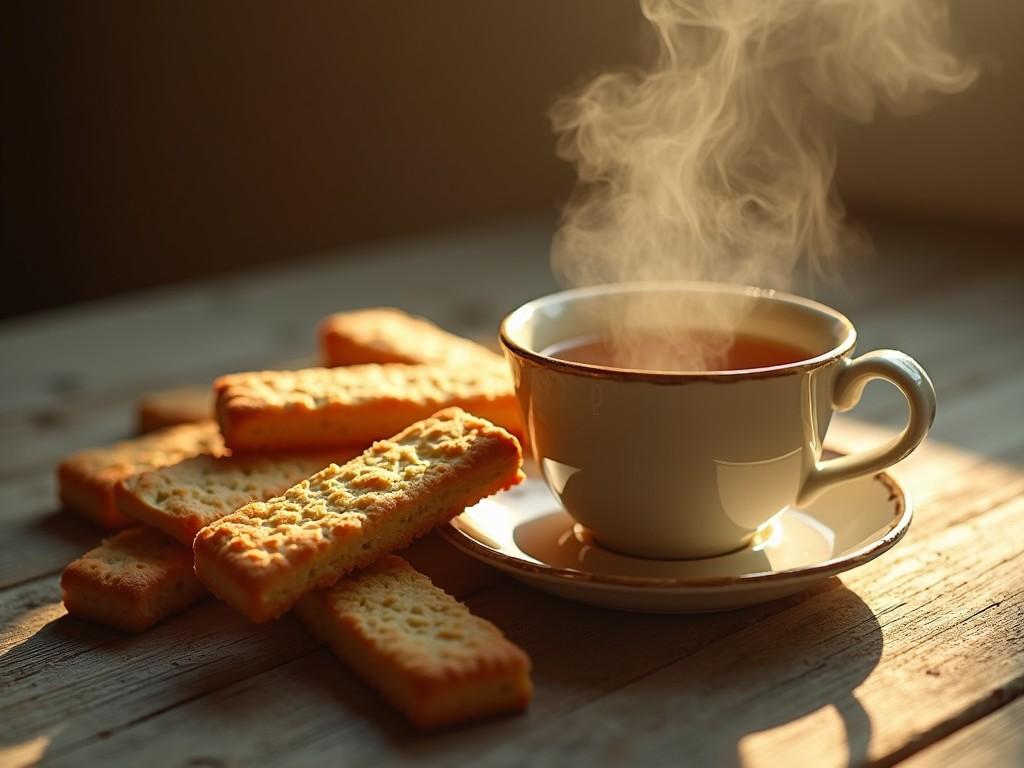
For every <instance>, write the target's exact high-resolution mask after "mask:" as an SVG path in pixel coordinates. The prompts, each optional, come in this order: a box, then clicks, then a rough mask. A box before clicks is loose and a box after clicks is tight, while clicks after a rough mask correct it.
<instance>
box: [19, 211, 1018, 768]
mask: <svg viewBox="0 0 1024 768" xmlns="http://www.w3.org/2000/svg"><path fill="white" fill-rule="evenodd" d="M874 232H875V234H876V237H877V239H878V241H879V250H880V257H879V258H878V259H877V260H875V261H873V262H868V263H862V264H858V265H854V266H852V267H851V268H850V269H849V270H848V275H849V277H848V280H847V283H846V284H845V285H843V286H831V287H826V288H824V289H821V290H817V291H816V292H815V293H816V294H817V295H818V296H820V297H822V298H823V299H824V300H826V301H829V302H831V303H833V304H835V305H836V306H838V307H839V308H840V309H842V310H844V311H846V312H847V313H848V314H849V315H850V316H851V317H852V318H853V319H854V321H855V322H856V323H857V324H858V326H859V328H860V330H861V345H860V346H861V349H862V350H866V349H870V348H872V347H879V346H892V347H897V348H901V349H904V350H906V351H908V352H910V353H911V354H913V355H915V356H916V357H917V358H918V359H919V360H920V361H921V362H922V363H923V364H924V365H925V367H926V368H928V370H929V371H930V372H931V373H932V375H933V377H934V380H935V383H936V386H937V388H938V392H939V402H940V407H939V417H938V420H937V422H936V425H935V429H934V432H933V436H932V438H930V439H929V442H928V443H927V444H926V446H925V447H924V448H922V449H921V450H920V451H918V452H917V453H916V454H915V455H914V456H913V457H912V458H910V459H909V460H908V461H906V462H905V463H904V464H902V465H901V466H899V467H898V468H897V470H896V471H895V474H896V475H897V477H898V478H900V480H901V481H902V482H903V483H905V485H906V486H907V487H908V489H909V490H910V491H911V493H912V494H913V496H914V497H915V499H916V504H917V515H916V519H915V521H914V524H913V527H912V529H911V531H910V534H909V535H908V536H907V538H906V539H905V540H904V541H903V542H902V543H900V544H899V545H898V546H897V547H896V548H895V549H894V550H893V551H892V552H890V553H889V554H888V555H886V556H885V557H882V558H880V559H879V560H877V561H875V562H873V563H871V564H869V565H867V566H865V567H863V568H860V569H858V570H855V571H853V572H851V573H849V574H847V575H845V576H843V578H842V579H832V580H831V581H830V582H828V583H826V584H824V585H823V586H821V587H820V588H818V589H815V590H813V591H811V592H809V593H805V594H803V595H800V596H798V597H796V598H792V599H788V600H785V601H782V602H779V603H775V604H771V605H766V606H761V607H757V608H751V609H748V610H743V611H736V612H733V613H726V614H718V615H706V616H650V615H632V614H622V613H616V612H612V611H605V610H598V609H594V608H588V607H584V606H581V605H577V604H575V603H571V602H567V601H563V600H560V599H556V598H554V597H550V596H547V595H545V594H541V593H539V592H535V591H532V590H530V589H528V588H526V587H524V586H521V585H519V584H517V583H516V582H513V581H510V580H508V579H506V578H504V577H501V576H499V575H498V574H496V573H495V572H492V571H490V570H489V569H487V568H486V567H484V566H481V565H477V564H474V563H472V562H469V561H467V560H466V559H465V558H463V557H461V556H459V555H458V553H456V552H455V551H454V550H450V549H448V548H447V545H446V544H445V543H444V542H442V541H440V540H437V539H427V540H425V542H424V543H423V544H421V545H419V546H418V548H417V550H416V551H415V552H414V553H413V556H414V558H415V559H416V562H417V563H418V564H420V565H421V567H423V568H424V569H425V570H428V571H430V572H431V574H432V575H433V576H434V577H435V578H436V579H437V580H439V581H440V582H441V583H442V584H443V585H444V586H446V587H447V588H448V589H450V590H451V591H453V592H455V593H456V594H457V595H459V596H460V597H461V598H463V599H465V600H466V601H467V602H468V603H469V605H470V606H471V607H472V609H473V610H474V611H475V612H477V613H479V614H480V615H482V616H485V617H487V618H489V619H491V620H493V621H494V622H495V623H497V624H498V625H499V626H501V627H502V628H503V629H504V630H505V631H506V632H507V634H508V635H510V636H511V637H512V638H513V639H514V640H515V641H516V642H518V643H520V644H521V645H522V646H523V647H525V648H526V649H527V650H528V651H529V653H530V654H531V655H532V657H533V660H534V665H535V672H534V680H535V683H536V697H535V700H534V702H533V705H532V707H531V709H530V711H529V713H528V714H527V715H525V716H522V717H516V718H507V719H502V720H497V721H493V722H490V723H485V724H480V725H477V726H473V727H469V728H464V729H460V730H455V731H452V732H448V733H443V734H439V735H434V736H429V737H423V736H418V735H416V734H414V733H413V732H411V731H410V729H409V728H408V727H407V726H406V725H405V724H404V722H403V721H402V720H400V719H399V718H398V717H397V716H396V715H394V714H393V713H392V712H391V711H390V710H389V709H388V708H387V707H386V706H384V705H383V704H382V703H381V702H380V701H379V700H378V698H377V697H376V696H375V695H373V694H372V693H370V692H369V691H368V690H367V689H366V688H364V687H363V686H362V685H361V684H360V683H359V682H357V681H356V680H355V679H354V678H353V676H352V675H351V674H350V673H349V672H348V671H347V670H346V669H345V668H344V667H343V666H342V665H341V664H340V663H338V662H337V661H336V660H335V659H334V657H332V656H331V655H330V654H328V653H327V652H326V651H324V650H323V649H321V648H319V647H318V646H317V644H316V643H315V642H314V641H313V640H312V639H311V638H310V637H309V636H308V635H307V634H306V633H305V632H304V631H303V629H302V628H301V627H300V626H299V624H298V623H297V622H295V621H294V620H292V619H291V618H284V619H282V620H280V621H278V622H276V623H273V624H271V625H265V626H253V625H250V624H248V623H247V622H246V621H244V620H243V619H241V618H240V617H239V616H238V615H236V614H235V613H234V612H232V611H231V610H230V609H228V608H227V607H226V606H225V605H223V604H221V603H219V602H217V601H216V600H213V599H208V600H205V601H203V602H202V603H200V604H199V605H197V606H195V607H194V608H193V609H191V610H189V611H188V612H186V613H185V614H182V615H181V616H179V617H177V618H175V619H173V620H171V621H168V622H166V623H165V624H162V625H160V626H158V627H157V628H155V629H153V630H151V631H150V632H148V633H146V634H144V635H142V636H140V637H127V636H124V635H121V634H118V633H117V632H114V631H110V630H107V629H104V628H102V627H99V626H92V625H90V624H87V623H84V622H81V621H78V620H75V619H71V618H69V617H67V616H65V614H64V609H63V607H62V605H61V602H60V592H59V586H58V578H59V573H60V570H61V568H62V567H63V566H64V564H65V563H66V562H68V561H69V560H70V559H72V558H73V557H75V556H77V555H78V554H80V553H81V552H82V551H84V550H85V549H87V548H88V547H90V546H92V545H93V544H94V543H95V542H96V541H97V540H98V538H99V537H98V534H97V533H96V532H95V531H93V530H90V529H89V528H88V527H86V526H85V525H84V524H81V523H79V522H77V521H76V520H74V519H71V518H68V517H66V516H65V515H64V514H62V513H61V512H60V511H59V510H58V508H57V505H56V504H55V502H54V472H53V469H54V465H55V462H56V461H57V460H58V459H59V458H60V457H61V456H63V455H64V454H66V453H68V452H70V451H73V450H76V449H79V448H83V447H87V446H92V445H98V444H103V443H107V442H110V441H113V440H115V439H118V438H121V437H124V436H126V435H128V434H129V433H130V432H131V429H132V404H133V401H134V399H135V398H136V397H137V396H138V395H140V394H142V393H144V392H146V391H148V390H152V389H155V388H162V387H167V386H172V385H178V384H187V383H205V382H207V381H209V380H210V378H211V377H213V376H214V375H216V374H219V373H224V372H228V371H234V370H244V369H251V368H254V367H266V366H273V365H279V364H283V363H293V362H294V361H296V360H299V361H301V360H311V359H312V357H313V354H314V344H313V336H312V328H313V325H314V323H315V322H316V320H317V319H318V318H320V317H321V316H322V315H324V314H326V313H328V312H330V311H333V310H338V309H343V308H351V307H358V306H367V305H375V304H391V305H397V306H400V307H404V308H406V309H408V310H410V311H413V312H418V313H422V314H425V315H428V316H430V317H432V318H433V319H435V320H436V321H438V322H440V323H441V324H443V325H445V326H448V327H449V328H451V329H452V330H455V331H457V332H461V333H465V334H468V335H473V336H476V337H481V338H483V337H487V338H493V336H494V329H495V328H496V325H497V322H498V320H499V318H500V317H501V315H502V314H503V313H504V312H506V311H507V310H509V309H510V308H512V307H514V306H515V305H517V304H518V303H520V302H521V301H523V300H525V299H527V298H530V297H533V296H536V295H540V294H542V293H544V292H547V291H548V290H550V289H551V288H553V282H552V280H551V278H550V276H549V272H548V267H547V257H546V253H547V242H548V239H549V237H550V227H549V226H548V225H547V224H545V223H543V222H541V223H538V222H535V221H522V222H509V223H507V224H504V225H500V226H494V227H491V228H487V229H481V230H476V231H472V232H464V233H459V234H454V235H450V236H443V237H434V238H428V239H422V240H416V241H406V242H401V243H396V244H385V245H373V246H365V247H362V248H359V249H356V250H355V251H352V252H350V253H347V254H344V257H342V256H343V255H341V254H333V255H332V254H326V255H324V256H322V257H318V258H313V259H309V260H304V261H301V262H295V263H293V264H292V265H290V266H287V267H282V268H275V269H261V270H258V271H254V272H251V273H247V274H245V275H232V276H229V277H225V278H220V279H216V280H209V281H205V282H202V283H198V284H194V285H190V286H187V287H179V288H171V289H167V290H163V291H159V292H156V293H147V294H145V295H137V296H131V297H128V298H122V299H116V300H111V301H107V302H101V303H98V304H94V305H87V306H82V307H74V308H69V309H64V310H58V311H54V312H49V313H45V314H41V315H37V316H33V317H27V318H23V319H17V320H13V321H9V322H7V323H5V324H3V325H2V326H0V360H2V361H3V362H2V374H0V435H2V440H0V452H2V453H0V459H2V460H0V482H2V485H0V765H3V766H14V765H21V764H25V763H31V762H33V761H36V760H42V761H43V762H44V763H48V764H60V765H85V764H91V763H97V764H104V765H110V764H124V765H147V766H150V765H173V766H185V765H190V766H225V765H249V764H272V765H301V764H309V765H322V764H332V765H377V764H381V763H385V764H390V763H402V762H406V761H414V760H415V761H422V762H424V763H427V764H438V765H458V764H462V763H472V764H473V765H520V764H525V763H531V764H532V763H537V764H547V765H553V766H563V765H577V764H578V765H600V764H618V765H639V764H644V763H654V764H669V763H671V764H693V765H715V764H722V765H739V764H742V765H779V766H792V765H808V766H830V765H835V766H841V765H864V764H886V765H888V764H892V763H896V762H900V761H906V763H907V764H908V765H914V766H921V765H942V766H947V765H952V764H957V763H959V764H963V765H971V766H974V765H983V764H1001V765H1022V764H1024V697H1022V696H1021V694H1022V693H1024V265H1022V263H1021V259H1020V256H1021V255H1022V249H1021V247H1020V243H1019V240H1018V241H1014V240H1012V239H1010V238H1008V237H1004V238H999V237H995V236H987V235H984V234H983V233H979V232H970V231H963V230H955V229H949V228H946V229H937V228H936V229H932V230H927V229H923V228H914V227H898V226H891V225H890V226H881V225H877V226H875V227H874ZM83 268H85V267H84V266H83ZM12 288H14V287H13V286H8V289H9V290H10V289H12ZM876 389H877V391H875V390H876ZM902 418H903V410H902V403H901V402H900V399H899V397H898V395H896V394H894V392H892V391H888V390H887V389H886V388H885V387H883V386H880V385H873V386H871V387H869V389H868V392H867V395H866V399H865V402H864V403H863V404H862V406H861V407H859V408H858V409H857V410H856V411H855V412H853V413H851V414H850V415H849V416H847V417H844V418H842V419H840V420H839V421H838V422H837V423H836V424H835V426H834V428H833V431H832V433H831V434H830V440H831V441H832V443H833V444H835V445H841V446H846V447H852V448H856V447H862V446H866V445H869V444H871V443H872V442H873V441H875V440H877V439H878V438H879V435H880V434H884V433H886V432H887V431H891V426H892V425H894V424H897V423H898V422H899V421H900V420H901V419H902Z"/></svg>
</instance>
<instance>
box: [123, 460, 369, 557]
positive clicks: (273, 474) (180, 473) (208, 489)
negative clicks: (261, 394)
mask: <svg viewBox="0 0 1024 768" xmlns="http://www.w3.org/2000/svg"><path fill="white" fill-rule="evenodd" d="M358 453H359V450H358V449H347V450H337V451H332V452H330V453H313V454H286V455H281V456H208V455H204V456H193V457H192V458H191V459H185V460H184V461H180V462H178V463H177V464H173V465H171V466H169V467H162V468H160V469H154V470H150V471H149V472H141V473H139V474H137V475H132V476H131V477H128V478H125V479H124V480H122V481H120V482H119V483H118V484H117V485H116V486H115V488H114V498H115V500H116V501H117V508H118V510H119V511H120V512H121V513H123V514H124V515H126V516H127V517H129V518H132V519H134V520H138V521H139V522H141V523H145V524H146V525H151V526H153V527H154V528H158V529H160V530H161V531H163V532H164V533H165V534H167V535H168V536H171V537H172V538H174V539H177V540H178V541H180V542H181V543H182V544H186V545H188V546H189V547H191V546H192V540H193V539H195V537H196V534H197V533H199V529H200V528H202V527H203V526H204V525H209V524H210V523H212V522H215V521H217V520H220V519H221V518H222V517H224V516H225V515H230V514H231V513H232V512H234V511H235V510H236V509H238V508H239V507H244V506H245V505H246V504H248V503H249V502H250V501H264V500H266V499H269V498H271V497H272V496H277V495H278V494H279V493H284V492H285V491H286V490H287V489H288V488H290V487H291V486H293V485H295V484H296V483H297V482H299V481H300V480H302V479H304V478H307V477H309V476H310V475H312V474H313V473H315V472H318V471H319V470H321V469H323V468H324V467H326V466H327V465H328V464H330V463H331V462H335V461H338V462H342V463H344V462H346V461H348V460H349V459H351V458H352V457H354V456H355V455H357V454H358Z"/></svg>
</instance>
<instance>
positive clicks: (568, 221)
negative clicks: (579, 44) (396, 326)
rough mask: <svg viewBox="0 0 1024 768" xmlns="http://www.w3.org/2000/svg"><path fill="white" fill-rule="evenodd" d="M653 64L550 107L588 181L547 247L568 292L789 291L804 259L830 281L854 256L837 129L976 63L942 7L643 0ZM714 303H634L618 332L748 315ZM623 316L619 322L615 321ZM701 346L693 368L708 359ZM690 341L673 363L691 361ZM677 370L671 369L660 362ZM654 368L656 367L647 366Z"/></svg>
mask: <svg viewBox="0 0 1024 768" xmlns="http://www.w3.org/2000/svg"><path fill="white" fill-rule="evenodd" d="M641 8H642V11H643V14H644V16H645V17H646V19H647V20H648V21H649V22H650V24H651V27H652V28H653V31H654V33H655V37H656V41H657V54H656V57H655V59H654V61H653V63H652V65H651V66H650V68H649V69H647V70H645V71H640V72H615V73H609V74H603V75H600V76H599V77H597V78H595V79H594V80H593V81H592V82H590V83H589V84H587V85H586V86H584V87H583V88H582V90H580V91H579V92H578V93H576V94H574V95H572V96H569V97H567V98H563V99H562V100H560V101H559V102H557V103H556V104H555V106H554V107H553V109H552V111H551V119H552V123H553V125H554V128H555V131H556V132H557V133H558V134H559V143H558V147H559V154H560V155H561V156H562V157H564V158H565V159H567V160H570V161H571V162H573V163H574V164H575V165H576V167H577V170H578V175H579V183H578V186H577V189H576V192H575V194H574V196H573V198H572V199H571V200H570V202H569V204H568V206H567V207H566V210H565V212H564V215H563V221H562V226H561V228H560V230H559V232H558V234H557V236H556V238H555V242H554V245H553V266H554V269H555V272H556V274H557V275H558V276H559V277H560V278H561V279H562V280H564V281H565V282H568V283H570V284H572V285H588V284H594V283H608V282H621V281H634V280H659V281H663V280H671V279H685V280H711V281H720V282H732V283H745V284H756V285H765V286H771V287H785V286H786V285H787V284H788V283H789V282H790V280H791V278H792V277H793V275H794V272H795V271H796V269H797V268H798V266H800V265H801V264H803V265H804V266H805V267H806V268H807V269H810V270H812V271H816V272H820V273H826V274H830V273H833V272H834V271H835V268H836V265H837V262H838V260H839V258H840V256H841V255H842V254H843V252H844V251H845V250H847V249H848V247H849V244H850V242H851V240H850V232H849V230H848V229H847V228H845V227H844V226H842V220H843V207H842V204H841V201H840V200H839V199H838V197H837V195H836V193H835V191H834V189H833V186H832V180H833V175H834V171H835V165H836V150H835V130H834V127H835V126H834V123H835V121H836V119H837V118H838V117H840V116H846V117H848V118H852V119H855V120H859V121H867V120H870V119H871V117H872V116H873V115H874V113H875V110H876V108H877V107H878V105H879V104H880V103H882V104H884V105H886V106H888V107H889V108H891V109H892V110H894V111H899V112H905V111H911V110H914V109H918V108H920V107H922V106H923V105H924V104H923V102H924V100H925V97H926V96H927V95H928V94H930V93H933V92H941V93H953V92H956V91H960V90H962V89H964V88H966V87H967V86H968V85H970V83H971V82H972V81H973V80H974V78H975V77H976V74H977V68H976V66H975V65H974V64H971V63H965V62H964V61H962V60H961V59H960V58H958V57H957V56H956V55H954V53H953V52H952V51H951V49H950V43H949V39H950V29H949V20H948V9H947V7H946V4H945V3H944V2H943V0H641ZM724 312H725V310H724V309H723V308H720V307H717V306H716V305H715V304H714V303H708V304H706V305H704V306H693V305H688V306H687V307H685V308H681V307H678V306H658V305H653V306H652V305H650V304H649V303H647V304H645V305H644V306H642V307H637V308H634V309H633V310H632V311H631V312H630V313H628V314H629V315H630V318H629V320H628V322H615V323H613V324H612V326H611V328H610V330H611V332H612V338H613V341H614V340H616V339H618V341H619V343H617V344H616V346H617V347H618V349H619V352H620V356H621V357H622V364H623V365H626V366H627V367H636V365H638V364H639V362H640V361H636V360H630V359H629V347H630V345H629V344H627V343H625V341H624V337H625V336H628V335H630V334H631V333H634V332H635V329H636V328H637V327H638V326H640V327H643V328H648V329H649V328H653V327H660V328H661V329H662V332H663V333H664V335H665V340H666V343H667V344H668V343H669V342H670V341H671V340H672V338H673V336H675V337H678V333H675V334H673V330H672V329H678V327H679V326H680V325H681V324H682V325H694V324H696V325H699V326H700V327H703V328H708V329H711V330H716V331H726V332H731V331H732V330H734V329H735V328H737V327H738V325H739V324H740V323H741V322H742V319H743V318H742V317H741V316H736V313H735V312H730V313H729V314H728V315H726V314H724ZM619 320H621V318H620V319H619ZM720 352H721V350H720V349H705V350H703V351H702V352H699V354H698V356H697V357H696V358H695V359H693V360H692V361H688V362H687V363H686V364H684V365H683V367H691V366H692V367H693V368H695V369H697V368H702V367H714V366H715V364H716V357H717V356H718V355H719V354H720ZM680 354H682V352H681V350H679V349H676V350H670V351H669V352H668V360H671V361H672V367H674V368H676V369H679V368H680V363H679V357H680ZM666 365H667V363H666ZM646 367H650V362H649V361H646Z"/></svg>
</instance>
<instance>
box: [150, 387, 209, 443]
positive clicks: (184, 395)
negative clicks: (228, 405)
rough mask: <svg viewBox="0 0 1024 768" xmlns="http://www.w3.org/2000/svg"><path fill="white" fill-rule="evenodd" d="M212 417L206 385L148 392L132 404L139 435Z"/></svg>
mask: <svg viewBox="0 0 1024 768" xmlns="http://www.w3.org/2000/svg"><path fill="white" fill-rule="evenodd" d="M212 418H213V395H212V394H211V392H210V387H209V386H205V387H180V388H178V389H165V390H162V391H160V392H151V393H150V394H148V395H146V396H144V397H142V398H141V399H140V400H139V402H138V404H137V405H136V419H137V421H138V425H139V432H140V433H145V432H152V431H153V430H154V429H163V428H164V427H173V426H175V425H177V424H193V423H195V422H197V421H207V420H209V419H212Z"/></svg>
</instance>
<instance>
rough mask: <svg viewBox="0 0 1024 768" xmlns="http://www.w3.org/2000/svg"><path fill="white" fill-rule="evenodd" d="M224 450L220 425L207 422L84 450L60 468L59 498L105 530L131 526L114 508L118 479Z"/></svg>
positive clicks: (128, 519) (184, 425) (65, 504)
mask: <svg viewBox="0 0 1024 768" xmlns="http://www.w3.org/2000/svg"><path fill="white" fill-rule="evenodd" d="M223 449H224V446H223V441H222V440H221V437H220V434H219V433H218V431H217V423H216V422H215V421H204V422H200V423H198V424H183V425H181V426H177V427H167V428H166V429H161V430H158V431H156V432H152V433H150V434H148V435H143V436H142V437H136V438H134V439H132V440H126V441H125V442H123V443H116V444H114V445H111V446H107V447H105V448H90V449H88V450H85V451H79V452H78V453H75V454H73V455H71V456H69V457H68V458H66V459H64V461H62V462H61V463H60V466H59V467H58V468H57V484H58V488H59V490H58V493H59V496H60V500H61V503H62V504H63V505H64V507H65V508H66V509H69V510H71V511H73V512H76V513H77V514H79V515H81V516H82V517H85V518H86V519H88V520H90V521H92V522H93V523H95V524H96V525H98V526H100V527H102V528H106V529H108V530H110V529H116V528H127V527H128V526H130V525H134V524H135V522H134V521H133V520H132V519H131V518H128V517H125V516H124V515H123V514H122V513H121V512H119V511H118V509H117V506H116V504H115V501H114V486H115V485H116V484H117V482H118V481H119V480H123V479H124V478H126V477H129V476H130V475H134V474H135V473H137V472H144V471H145V470H148V469H156V468H157V467H165V466H167V465H169V464H175V463H177V462H179V461H181V460H182V459H187V458H189V457H191V456H196V455H198V454H200V453H214V454H216V453H220V452H222V451H223Z"/></svg>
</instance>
